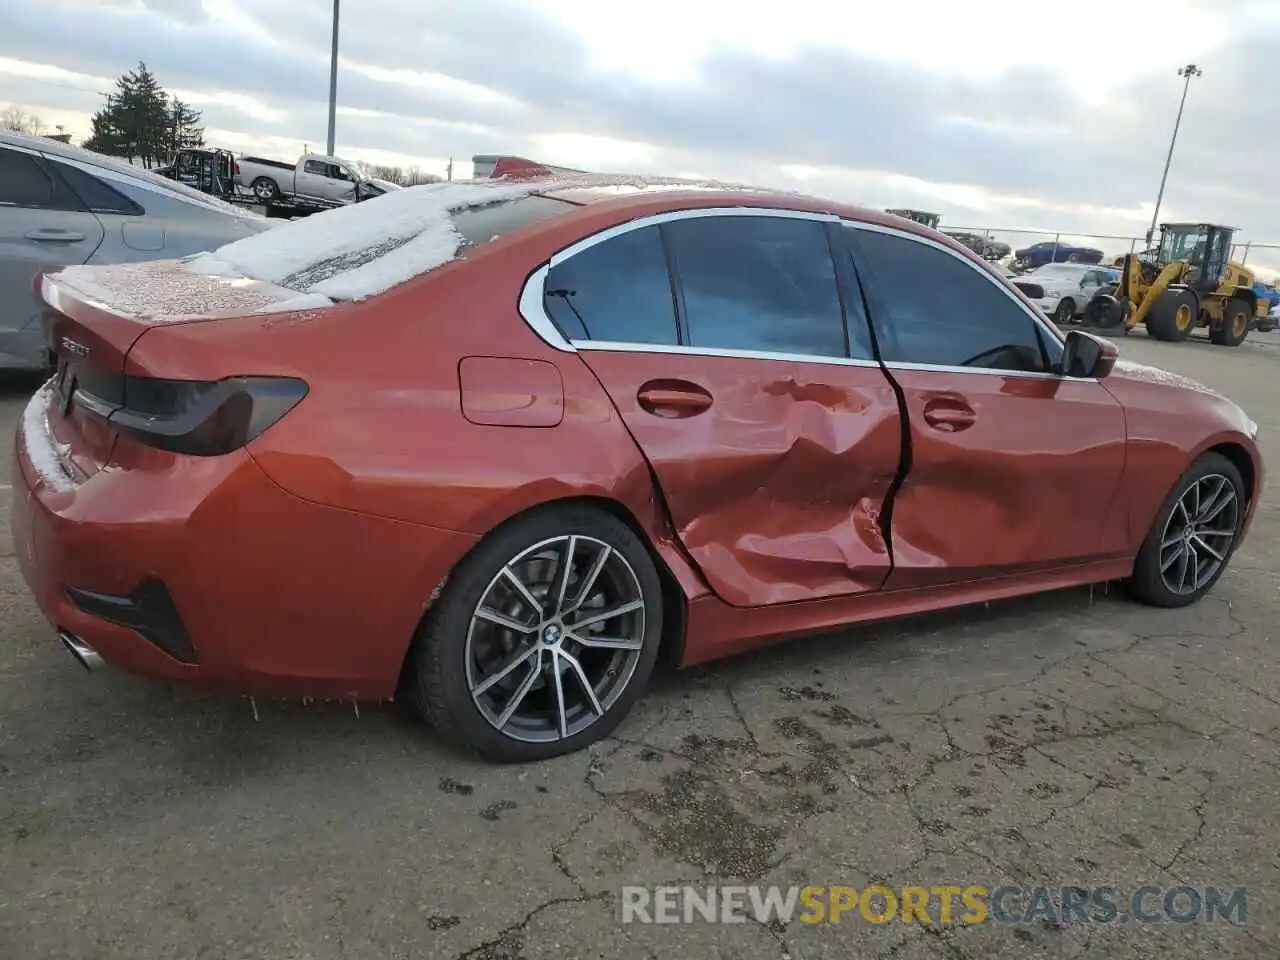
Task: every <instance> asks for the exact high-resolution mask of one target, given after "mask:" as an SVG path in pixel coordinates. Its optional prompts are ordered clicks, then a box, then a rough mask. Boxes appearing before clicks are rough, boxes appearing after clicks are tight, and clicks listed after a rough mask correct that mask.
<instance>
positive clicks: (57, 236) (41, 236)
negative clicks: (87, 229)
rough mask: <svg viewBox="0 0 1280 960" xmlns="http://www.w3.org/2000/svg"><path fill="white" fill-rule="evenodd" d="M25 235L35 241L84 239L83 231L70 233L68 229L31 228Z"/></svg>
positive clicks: (77, 240)
mask: <svg viewBox="0 0 1280 960" xmlns="http://www.w3.org/2000/svg"><path fill="white" fill-rule="evenodd" d="M26 236H27V239H28V240H34V241H35V242H36V243H79V242H80V241H82V240H83V239H84V234H83V233H71V232H70V231H68V230H32V231H31V232H30V233H28V234H27V235H26Z"/></svg>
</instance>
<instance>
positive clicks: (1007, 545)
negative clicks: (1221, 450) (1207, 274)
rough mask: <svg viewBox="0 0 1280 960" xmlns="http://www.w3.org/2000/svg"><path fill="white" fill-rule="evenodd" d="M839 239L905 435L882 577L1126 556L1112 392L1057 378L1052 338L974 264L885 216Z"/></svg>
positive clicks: (895, 582)
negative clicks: (1118, 508)
mask: <svg viewBox="0 0 1280 960" xmlns="http://www.w3.org/2000/svg"><path fill="white" fill-rule="evenodd" d="M845 238H846V242H847V243H848V244H849V246H850V247H851V248H852V250H853V252H854V256H855V260H856V262H857V269H858V276H859V278H860V279H861V281H862V285H863V290H864V291H865V293H866V296H867V301H868V303H869V304H870V310H871V317H872V321H873V327H874V329H875V333H876V341H877V343H878V344H879V347H880V351H881V357H882V359H883V360H884V362H885V367H886V369H887V370H888V373H889V375H890V376H892V377H893V379H894V381H895V382H896V383H897V384H898V386H899V387H900V388H901V390H902V393H903V398H904V400H905V403H906V423H907V427H908V431H909V433H908V435H909V439H910V445H911V451H910V471H909V472H908V473H907V474H906V476H905V478H904V480H903V482H902V485H901V486H900V488H899V489H898V491H897V493H896V494H895V496H894V500H893V510H892V514H893V530H892V544H893V555H894V570H893V574H892V575H891V576H890V577H889V580H888V581H887V583H886V584H885V586H886V589H911V588H919V587H936V586H941V585H944V584H954V583H961V582H966V581H973V580H983V579H990V578H994V577H1001V576H1007V575H1015V574H1025V573H1030V572H1034V571H1037V570H1040V571H1044V570H1052V569H1055V568H1062V567H1068V566H1071V565H1073V564H1079V563H1087V562H1090V561H1094V560H1100V559H1111V558H1114V557H1116V556H1123V555H1124V551H1125V544H1124V542H1123V539H1122V538H1118V537H1117V535H1116V532H1117V531H1118V530H1119V529H1120V526H1119V525H1118V524H1116V523H1114V522H1112V520H1111V508H1112V505H1113V504H1115V503H1116V502H1117V500H1116V496H1117V493H1118V491H1119V488H1120V483H1121V477H1122V474H1123V472H1124V467H1125V453H1126V426H1125V412H1124V408H1123V407H1122V406H1121V405H1120V403H1119V401H1118V400H1116V399H1115V397H1113V396H1112V395H1111V393H1110V392H1109V391H1108V390H1107V388H1106V387H1105V386H1103V384H1102V383H1101V382H1099V381H1098V380H1091V379H1085V378H1074V377H1068V376H1064V375H1062V373H1061V372H1060V371H1059V369H1058V367H1059V364H1060V361H1061V359H1062V350H1063V344H1062V340H1061V339H1060V337H1059V335H1057V334H1055V333H1054V332H1053V330H1052V328H1051V326H1050V325H1049V323H1048V321H1047V320H1046V319H1045V318H1043V317H1042V316H1040V315H1039V314H1038V313H1037V312H1036V311H1035V310H1034V309H1033V308H1031V307H1030V306H1029V305H1028V304H1026V303H1024V302H1022V301H1021V300H1020V299H1019V297H1018V296H1017V294H1016V293H1015V292H1014V291H1013V290H1012V289H1011V288H1010V287H1009V286H1008V284H1007V282H1006V281H1003V280H1001V279H999V278H998V277H996V276H994V275H993V274H992V272H991V271H989V270H988V269H987V268H986V267H985V266H983V265H981V264H979V263H975V262H974V261H972V260H971V259H970V258H969V257H966V256H964V255H963V254H961V253H960V252H958V251H955V250H953V249H951V248H949V247H947V246H944V245H943V244H941V243H938V242H936V241H934V240H932V239H931V238H928V237H922V236H918V235H915V234H908V233H906V232H903V231H898V230H896V229H890V228H886V227H881V226H875V225H871V224H858V225H856V226H852V225H851V226H849V227H846V228H845ZM1109 531H1110V536H1108V534H1109Z"/></svg>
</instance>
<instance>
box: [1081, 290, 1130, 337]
mask: <svg viewBox="0 0 1280 960" xmlns="http://www.w3.org/2000/svg"><path fill="white" fill-rule="evenodd" d="M1128 310H1129V300H1128V298H1121V299H1119V300H1117V299H1116V298H1115V296H1114V295H1113V294H1112V293H1109V292H1107V291H1105V290H1101V291H1099V292H1098V293H1096V294H1094V296H1093V299H1092V300H1090V301H1089V304H1088V306H1086V307H1085V308H1084V322H1085V324H1086V325H1088V326H1090V327H1098V328H1101V329H1104V330H1111V331H1117V332H1120V333H1126V332H1128V331H1127V328H1125V327H1124V322H1125V320H1127V319H1128V316H1129V313H1128Z"/></svg>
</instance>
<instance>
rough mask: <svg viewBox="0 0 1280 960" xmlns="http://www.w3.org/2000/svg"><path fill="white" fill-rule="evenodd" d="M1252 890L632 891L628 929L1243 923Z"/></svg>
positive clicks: (626, 905) (626, 891) (625, 911)
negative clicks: (773, 925) (655, 926)
mask: <svg viewBox="0 0 1280 960" xmlns="http://www.w3.org/2000/svg"><path fill="white" fill-rule="evenodd" d="M1247 900H1248V891H1247V890H1246V888H1244V887H1234V888H1229V889H1220V888H1218V887H1214V886H1206V887H1189V886H1177V887H1164V886H1157V885H1154V884H1149V885H1144V886H1140V887H1138V888H1136V889H1135V890H1133V891H1132V892H1131V893H1125V892H1122V891H1120V890H1117V889H1116V888H1115V887H1109V886H1099V887H1081V886H1060V887H1049V886H1037V887H1023V886H1015V885H1003V886H998V887H994V888H991V887H988V886H986V885H983V884H970V885H966V886H960V885H953V884H939V885H930V886H916V885H908V886H903V887H898V888H892V887H887V886H870V887H863V888H861V889H859V888H856V887H849V886H816V885H809V886H803V887H798V886H797V887H760V886H742V887H734V886H723V887H715V886H708V887H692V886H689V887H623V888H622V898H621V908H622V915H621V920H622V922H623V923H745V922H747V921H748V920H754V921H756V922H758V923H769V922H770V921H776V922H779V923H783V924H788V923H790V922H792V920H798V921H799V922H800V923H809V924H814V923H843V922H855V923H856V922H864V923H872V924H885V923H894V922H897V923H918V924H924V925H931V926H948V925H953V924H966V925H967V924H979V923H990V922H994V923H1002V924H1024V923H1035V922H1040V921H1043V922H1047V923H1052V924H1066V923H1102V924H1110V923H1140V924H1152V923H1183V924H1185V923H1195V922H1197V921H1200V922H1205V923H1213V922H1215V921H1226V922H1229V923H1236V924H1243V923H1244V922H1245V918H1246V910H1247Z"/></svg>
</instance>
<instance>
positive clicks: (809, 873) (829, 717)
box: [0, 334, 1280, 960]
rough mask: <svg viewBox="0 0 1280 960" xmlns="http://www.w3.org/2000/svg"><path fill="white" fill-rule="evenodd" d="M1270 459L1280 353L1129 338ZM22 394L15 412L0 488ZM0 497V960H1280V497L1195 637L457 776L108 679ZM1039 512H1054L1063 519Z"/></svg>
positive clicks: (921, 661)
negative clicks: (697, 894) (715, 907)
mask: <svg viewBox="0 0 1280 960" xmlns="http://www.w3.org/2000/svg"><path fill="white" fill-rule="evenodd" d="M1121 348H1122V353H1123V355H1124V356H1126V357H1128V358H1132V359H1136V360H1139V361H1142V362H1147V363H1154V364H1156V365H1160V366H1165V367H1167V368H1169V369H1171V370H1174V371H1177V372H1180V373H1185V374H1188V375H1190V376H1193V377H1196V378H1198V379H1200V380H1202V381H1204V382H1206V383H1208V384H1210V385H1211V386H1214V387H1216V388H1217V389H1220V390H1222V391H1223V392H1225V393H1227V394H1228V395H1230V396H1232V397H1233V398H1235V399H1236V400H1238V401H1239V402H1240V403H1241V404H1243V405H1244V406H1245V408H1246V409H1247V410H1248V411H1249V412H1250V414H1251V415H1252V416H1253V418H1254V419H1255V420H1257V422H1258V423H1259V424H1260V426H1261V443H1262V446H1263V449H1264V452H1265V453H1266V454H1267V455H1268V456H1269V457H1270V459H1271V460H1272V462H1273V471H1274V469H1275V467H1274V464H1275V463H1280V412H1278V410H1280V407H1278V405H1277V393H1276V387H1275V384H1276V375H1277V372H1278V371H1280V335H1278V334H1272V335H1269V336H1268V335H1255V337H1254V338H1253V339H1251V340H1250V341H1248V342H1246V343H1245V345H1244V346H1243V347H1241V348H1240V349H1238V350H1229V349H1223V348H1218V347H1213V346H1210V345H1209V344H1208V343H1206V342H1204V341H1198V342H1192V343H1186V344H1180V345H1171V344H1162V343H1156V342H1154V341H1149V340H1146V339H1145V338H1144V337H1143V336H1141V335H1137V334H1135V335H1134V336H1131V337H1129V338H1127V339H1125V340H1122V341H1121ZM33 386H34V385H33V384H32V383H26V384H21V383H19V384H16V385H11V386H10V388H9V389H8V390H7V392H4V393H3V394H2V395H0V430H3V449H2V450H0V453H3V457H4V458H3V461H0V462H2V463H3V467H0V471H2V472H0V484H4V485H7V484H8V483H9V476H8V468H9V460H8V453H9V443H10V438H11V436H12V430H13V425H14V424H15V423H16V420H17V418H18V417H19V416H20V414H21V409H22V405H23V403H24V400H25V394H26V393H28V392H29V391H30V390H31V389H32V387H33ZM11 495H12V494H11V491H10V490H9V489H8V488H7V486H5V487H0V508H2V509H0V515H2V516H3V519H2V520H0V525H2V526H0V957H5V958H9V957H12V958H14V960H38V958H60V960H65V958H80V957H85V958H116V957H120V958H129V960H152V958H156V960H159V958H174V960H178V958H181V960H191V958H217V960H224V958H226V960H231V958H256V957H263V958H272V960H292V958H308V960H330V958H333V960H338V958H360V960H363V958H388V960H390V958H436V957H441V958H455V957H457V958H460V957H474V958H484V960H499V958H501V960H517V958H525V960H540V958H548V960H551V958H558V960H562V958H610V957H668V956H686V957H733V958H735V960H752V958H797V960H799V958H804V960H812V958H825V957H833V958H834V957H840V958H849V957H859V958H863V957H866V958H871V957H881V958H888V957H893V958H896V960H920V958H944V960H966V958H969V960H979V958H981V960H986V958H999V957H1019V958H1035V957H1053V958H1075V957H1080V958H1085V957H1106V958H1112V960H1119V958H1128V957H1159V958H1161V960H1177V958H1203V957H1250V958H1256V957H1268V956H1280V844H1278V843H1277V841H1278V840H1280V666H1278V663H1280V657H1277V649H1276V642H1275V639H1274V636H1273V634H1274V632H1275V631H1276V629H1277V627H1276V623H1277V621H1278V617H1277V614H1278V613H1280V565H1278V564H1277V560H1276V556H1275V552H1274V543H1275V540H1276V534H1277V529H1278V527H1280V501H1277V500H1276V499H1275V498H1269V497H1267V496H1266V495H1265V494H1264V500H1263V502H1262V504H1261V507H1260V513H1259V516H1258V518H1257V521H1256V524H1255V527H1254V529H1253V532H1252V535H1251V537H1250V539H1249V541H1248V542H1247V543H1246V544H1245V545H1244V547H1243V548H1242V550H1241V551H1240V552H1239V553H1237V555H1236V557H1235V559H1234V563H1233V565H1232V567H1231V569H1230V570H1229V571H1228V573H1227V574H1226V576H1225V577H1224V578H1223V579H1222V580H1221V581H1220V583H1219V584H1218V585H1217V587H1216V588H1215V589H1214V591H1213V592H1212V594H1211V595H1210V596H1209V597H1208V598H1207V599H1206V600H1205V601H1203V602H1202V603H1200V604H1199V605H1197V606H1195V607H1193V608H1190V609H1186V610H1182V611H1156V610H1152V609H1149V608H1145V607H1141V606H1138V605H1135V604H1133V603H1131V602H1129V601H1127V600H1125V599H1124V598H1123V597H1121V596H1120V595H1119V594H1118V591H1117V590H1116V589H1115V588H1114V587H1112V588H1110V589H1105V588H1102V587H1098V588H1096V589H1094V590H1092V591H1091V590H1087V589H1081V590H1070V591H1064V592H1060V593H1056V594H1053V595H1049V596H1044V597H1039V598H1032V599H1027V600H1019V601H1011V602H1006V603H1000V604H993V605H991V606H990V608H986V609H976V610H969V611H965V612H963V613H949V614H943V615H937V616H931V617H926V618H921V619H917V620H913V621H910V622H903V623H897V624H891V625H882V626H876V627H872V628H864V629H858V630H853V631H848V632H844V633H839V634H833V635H828V636H824V637H819V638H814V639H808V640H803V641H797V642H792V643H789V644H785V645H781V646H778V647H774V648H771V649H768V650H765V651H763V652H758V653H754V654H750V655H746V656H743V657H740V658H737V659H734V660H730V661H726V662H722V663H719V664H714V665H711V666H709V667H705V668H698V669H695V670H692V671H689V672H685V673H675V674H668V675H664V676H662V677H660V678H659V679H658V680H657V681H656V683H655V686H654V688H653V689H652V690H651V692H650V694H649V695H648V697H647V698H645V699H644V700H643V701H642V702H641V704H640V705H639V707H638V708H637V709H636V710H635V712H634V713H633V715H632V716H631V717H630V718H629V719H628V720H627V721H626V722H624V724H623V725H622V726H621V727H620V728H619V730H618V732H617V735H616V736H614V737H612V738H610V739H609V740H608V741H606V742H604V743H603V744H600V745H598V746H597V748H595V749H593V750H592V751H590V752H586V753H581V754H578V755H575V756H571V757H567V758H563V759H560V760H557V761H553V762H549V763H544V764H540V765H536V766H529V767H523V768H511V767H493V766H486V765H483V764H480V763H478V762H470V761H467V760H464V759H460V758H459V757H457V756H455V755H453V754H452V753H450V752H448V751H446V750H445V749H443V748H442V747H441V746H440V745H439V744H437V743H436V742H435V741H434V740H433V738H432V736H431V735H430V733H429V732H427V731H425V730H424V729H422V728H420V727H418V726H416V725H415V724H413V723H411V722H409V721H407V720H405V719H403V718H402V717H401V715H400V714H399V713H398V712H397V711H396V710H394V709H392V708H389V707H386V708H384V707H371V706H362V707H361V709H360V711H359V715H358V716H357V714H356V711H355V710H354V709H353V708H352V707H351V706H350V705H341V704H336V703H312V704H303V703H300V702H262V701H259V702H258V704H257V708H258V719H257V720H255V718H254V714H253V711H252V710H251V708H250V705H249V703H248V702H247V701H245V700H242V699H234V698H231V699H227V698H218V697H214V696H209V695H205V694H201V693H198V692H192V691H188V690H174V689H171V688H167V687H164V686H158V685H155V684H151V683H148V682H146V681H142V680H138V679H134V678H130V677H127V676H123V675H120V674H116V673H112V672H108V673H104V674H98V675H95V676H90V675H88V674H86V673H84V672H83V671H82V670H81V669H80V668H79V667H78V666H77V665H76V664H75V663H73V662H72V660H71V658H70V657H69V656H68V655H67V654H66V653H65V652H64V651H63V650H62V649H61V647H60V646H59V645H58V644H57V642H56V641H55V639H54V636H53V634H52V632H51V631H50V629H49V628H48V627H47V626H46V625H45V624H44V623H43V622H42V621H41V619H40V617H39V615H38V613H37V611H36V607H35V605H34V604H33V602H32V601H31V599H30V598H29V596H28V595H27V592H26V589H25V587H24V586H23V583H22V581H21V578H20V575H19V573H18V570H17V564H16V562H15V560H14V559H13V556H12V551H11V547H10V544H9V536H8V529H7V515H8V498H9V497H10V496H11ZM1045 509H1048V510H1051V509H1053V504H1050V503H1046V504H1045ZM873 882H879V883H885V884H888V885H889V886H891V887H900V886H902V885H905V884H921V885H924V886H926V887H927V886H933V885H939V884H944V883H945V884H957V885H962V886H963V885H966V884H983V885H986V886H988V887H996V886H999V885H1001V884H1003V883H1014V884H1021V885H1023V886H1038V885H1045V886H1049V887H1060V886H1062V885H1066V884H1079V885H1083V886H1097V885H1110V886H1114V887H1116V888H1117V889H1118V890H1119V891H1121V894H1120V896H1121V897H1123V896H1124V895H1125V892H1127V891H1133V890H1134V889H1136V888H1137V887H1139V886H1141V885H1144V884H1155V885H1160V886H1177V885H1182V884H1188V885H1192V886H1202V885H1206V884H1215V885H1217V886H1219V887H1222V888H1233V887H1236V886H1245V887H1247V888H1248V900H1247V915H1246V919H1245V922H1244V923H1243V924H1241V923H1228V922H1222V921H1219V922H1215V923H1206V922H1197V923H1191V924H1177V923H1168V922H1166V923H1162V924H1154V925H1149V926H1148V925H1138V924H1132V923H1130V924H1112V925H1099V924H1092V925H1086V924H1081V923H1065V924H1061V925H1055V924H1052V923H1046V922H1043V921H1037V922H1035V923H1031V924H1028V925H1020V926H1016V927H1014V926H1009V925H1000V924H996V923H991V922H988V923H985V924H980V925H975V926H967V927H948V928H945V929H941V928H931V927H926V926H923V925H921V924H903V923H900V922H891V923H886V924H882V925H874V924H870V923H867V922H865V921H863V920H861V919H860V918H857V915H856V912H855V913H854V914H852V915H850V916H847V917H845V918H844V922H842V923H840V924H839V925H834V924H818V925H806V924H802V923H799V922H797V921H794V920H793V922H792V923H791V924H790V925H788V926H785V927H784V926H781V925H779V924H777V923H773V924H769V925H764V924H758V923H755V922H748V923H742V924H736V925H710V924H706V923H702V922H697V923H693V924H676V925H644V924H629V925H623V924H622V923H621V922H620V920H619V917H620V899H619V895H620V888H621V887H622V886H624V885H629V884H638V885H646V886H656V885H660V884H679V883H691V884H698V885H706V884H708V883H725V884H731V883H755V884H764V885H768V884H780V885H784V886H789V885H792V884H810V883H812V884H847V885H850V886H853V887H856V888H858V889H863V888H864V887H865V886H867V885H868V884H870V883H873Z"/></svg>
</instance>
